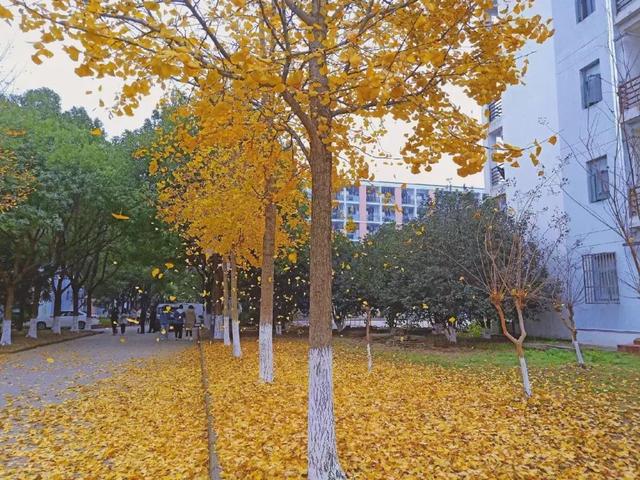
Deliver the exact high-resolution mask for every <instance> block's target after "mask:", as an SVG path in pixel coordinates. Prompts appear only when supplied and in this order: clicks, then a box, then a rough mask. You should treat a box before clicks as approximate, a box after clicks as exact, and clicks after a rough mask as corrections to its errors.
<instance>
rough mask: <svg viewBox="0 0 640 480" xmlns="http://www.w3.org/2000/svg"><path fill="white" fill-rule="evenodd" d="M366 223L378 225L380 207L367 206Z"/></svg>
mask: <svg viewBox="0 0 640 480" xmlns="http://www.w3.org/2000/svg"><path fill="white" fill-rule="evenodd" d="M367 221H368V222H377V223H380V205H367Z"/></svg>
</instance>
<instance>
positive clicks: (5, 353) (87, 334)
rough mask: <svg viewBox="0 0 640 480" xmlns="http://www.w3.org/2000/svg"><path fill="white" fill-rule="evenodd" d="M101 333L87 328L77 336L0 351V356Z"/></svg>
mask: <svg viewBox="0 0 640 480" xmlns="http://www.w3.org/2000/svg"><path fill="white" fill-rule="evenodd" d="M101 333H104V332H92V331H91V330H88V331H87V332H86V333H85V335H81V336H78V337H68V338H61V339H59V340H54V341H52V342H47V343H41V344H40V345H30V346H28V347H23V348H19V349H18V350H11V351H10V352H3V351H0V356H2V355H13V354H14V353H20V352H26V351H28V350H35V349H36V348H42V347H48V346H49V345H55V344H57V343H64V342H70V341H72V340H78V339H80V338H85V337H93V336H94V335H100V334H101Z"/></svg>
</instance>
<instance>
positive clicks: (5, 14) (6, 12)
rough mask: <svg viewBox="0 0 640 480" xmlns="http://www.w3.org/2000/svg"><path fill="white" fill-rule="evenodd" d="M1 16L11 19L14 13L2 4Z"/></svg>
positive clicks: (0, 7)
mask: <svg viewBox="0 0 640 480" xmlns="http://www.w3.org/2000/svg"><path fill="white" fill-rule="evenodd" d="M0 18H6V19H7V20H11V19H12V18H13V13H11V12H10V11H9V10H8V9H7V8H5V7H3V6H2V5H0Z"/></svg>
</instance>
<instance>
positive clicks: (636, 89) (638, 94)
mask: <svg viewBox="0 0 640 480" xmlns="http://www.w3.org/2000/svg"><path fill="white" fill-rule="evenodd" d="M618 95H620V107H621V108H622V109H623V110H626V109H628V108H631V107H635V106H637V105H638V104H640V76H637V77H635V78H632V79H630V80H627V81H626V82H624V83H621V84H620V87H619V88H618Z"/></svg>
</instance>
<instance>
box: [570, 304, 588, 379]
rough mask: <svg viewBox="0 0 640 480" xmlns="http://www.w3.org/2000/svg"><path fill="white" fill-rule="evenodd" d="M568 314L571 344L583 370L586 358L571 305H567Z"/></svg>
mask: <svg viewBox="0 0 640 480" xmlns="http://www.w3.org/2000/svg"><path fill="white" fill-rule="evenodd" d="M567 312H568V313H569V319H568V325H567V327H569V330H570V331H571V343H572V344H573V348H574V350H575V351H576V359H577V360H578V365H580V366H581V367H582V368H585V367H586V365H585V364H584V358H583V357H582V350H581V349H580V343H579V342H578V329H577V328H576V321H575V317H574V315H575V314H574V310H573V305H572V304H571V303H569V304H568V305H567Z"/></svg>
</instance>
